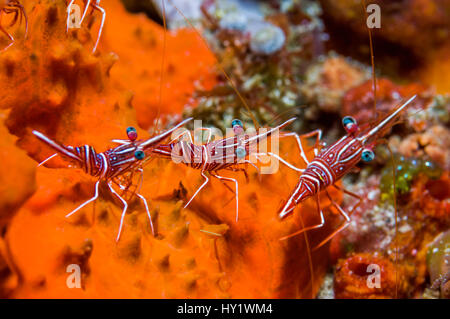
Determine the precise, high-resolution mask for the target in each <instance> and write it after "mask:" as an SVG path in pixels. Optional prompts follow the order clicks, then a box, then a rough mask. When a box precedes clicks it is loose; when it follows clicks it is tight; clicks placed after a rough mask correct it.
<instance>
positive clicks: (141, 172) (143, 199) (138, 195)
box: [136, 168, 155, 236]
mask: <svg viewBox="0 0 450 319" xmlns="http://www.w3.org/2000/svg"><path fill="white" fill-rule="evenodd" d="M138 171H139V172H140V181H139V188H138V191H137V192H136V196H137V197H139V198H140V199H141V200H142V202H143V203H144V206H145V210H146V211H147V216H148V220H149V222H150V228H151V229H152V234H153V236H155V229H154V228H153V221H152V215H151V214H150V210H149V209H148V204H147V200H146V199H145V197H144V196H142V195H141V194H139V192H140V191H141V187H142V182H143V177H144V171H143V170H142V168H139V169H138Z"/></svg>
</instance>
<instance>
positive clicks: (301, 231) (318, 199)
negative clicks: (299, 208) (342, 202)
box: [280, 194, 325, 240]
mask: <svg viewBox="0 0 450 319" xmlns="http://www.w3.org/2000/svg"><path fill="white" fill-rule="evenodd" d="M315 199H316V204H317V210H318V211H319V214H320V223H319V224H316V225H312V226H308V227H305V228H303V229H300V230H299V231H296V232H295V233H292V234H290V235H287V236H284V237H281V238H280V240H286V239H288V238H291V237H294V236H297V235H299V234H301V233H304V232H305V231H308V230H311V229H316V228H321V227H323V225H324V224H325V218H324V217H323V211H322V208H321V207H320V198H319V194H317V195H316V196H315Z"/></svg>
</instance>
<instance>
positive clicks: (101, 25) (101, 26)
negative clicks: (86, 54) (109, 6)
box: [92, 3, 106, 53]
mask: <svg viewBox="0 0 450 319" xmlns="http://www.w3.org/2000/svg"><path fill="white" fill-rule="evenodd" d="M92 6H93V7H94V9H97V10H98V11H100V12H101V13H102V23H101V24H100V29H98V36H97V41H96V42H95V46H94V49H93V50H92V53H94V52H95V50H97V46H98V42H99V41H100V36H101V35H102V31H103V25H104V24H105V18H106V12H105V9H103V8H102V7H100V6H99V5H98V4H97V3H95V4H93V5H92Z"/></svg>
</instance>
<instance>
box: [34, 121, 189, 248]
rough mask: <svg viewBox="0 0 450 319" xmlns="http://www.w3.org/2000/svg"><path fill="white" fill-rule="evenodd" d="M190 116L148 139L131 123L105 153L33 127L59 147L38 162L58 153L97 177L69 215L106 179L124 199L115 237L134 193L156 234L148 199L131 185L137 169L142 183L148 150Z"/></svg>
mask: <svg viewBox="0 0 450 319" xmlns="http://www.w3.org/2000/svg"><path fill="white" fill-rule="evenodd" d="M191 120H192V118H188V119H186V120H184V121H182V122H180V123H179V124H177V125H176V126H174V127H173V128H171V129H170V130H167V131H166V132H164V133H161V134H159V135H157V136H154V137H152V138H149V139H146V140H136V139H137V133H136V130H135V129H134V128H132V127H129V128H128V129H127V135H128V137H129V139H128V140H113V142H115V143H118V144H121V145H119V146H117V147H115V148H111V149H108V150H106V151H105V152H102V153H97V152H96V151H95V150H94V148H93V147H92V146H89V145H84V146H80V147H73V146H64V145H62V144H60V143H57V142H55V141H54V140H52V139H50V138H48V137H47V136H45V135H44V134H42V133H40V132H38V131H33V134H34V135H35V136H36V137H37V138H39V139H40V140H41V141H43V142H44V143H46V144H47V145H49V146H50V147H51V148H53V149H54V150H55V151H57V153H56V154H54V155H52V156H51V157H49V158H47V159H46V160H45V161H44V162H42V163H40V164H39V165H42V164H44V163H45V162H46V161H48V160H50V159H51V158H53V157H54V156H56V155H58V154H59V155H61V156H63V157H64V158H65V159H67V160H69V161H70V162H73V163H74V164H75V165H76V167H79V168H82V169H84V171H85V173H86V174H89V175H91V176H93V177H97V178H98V180H97V182H96V184H95V194H94V196H93V197H92V198H90V199H88V200H87V201H85V202H84V203H82V204H81V205H80V206H78V207H77V208H75V209H74V210H72V211H71V212H70V213H68V214H67V215H66V217H70V216H72V215H73V214H74V213H75V212H77V211H78V210H80V209H81V208H83V207H84V206H86V205H87V204H89V203H91V202H93V201H95V200H96V199H97V198H98V188H99V184H100V182H101V181H105V182H106V184H107V185H108V187H109V190H110V191H111V193H112V194H114V195H115V196H116V197H117V198H118V199H119V200H120V201H121V202H122V203H123V211H122V216H121V219H120V226H119V231H118V234H117V238H116V241H118V240H119V238H120V234H121V232H122V227H123V221H124V218H125V214H126V211H127V208H128V202H127V200H128V201H129V200H130V199H131V197H132V196H133V195H136V196H137V197H139V198H140V199H141V200H142V202H143V203H144V206H145V209H146V211H147V215H148V218H149V221H150V226H151V229H152V232H153V234H154V229H153V223H152V219H151V215H150V211H149V209H148V204H147V200H146V199H145V198H144V196H142V195H141V194H139V190H138V189H137V187H136V188H135V189H134V190H133V191H131V189H130V188H131V186H132V185H133V177H134V174H135V173H136V172H138V174H139V178H140V184H142V180H143V170H142V165H143V164H144V162H145V160H146V154H149V153H150V152H149V150H151V149H152V148H154V147H157V145H158V144H159V143H160V142H162V141H163V140H164V139H166V138H167V137H168V136H169V135H170V134H171V133H172V132H173V131H175V130H176V129H178V128H179V127H181V126H183V125H184V124H186V123H187V122H189V121H191ZM113 185H115V186H117V187H118V188H119V192H118V191H116V190H115V189H114V187H113ZM139 188H140V186H139ZM119 193H120V194H119ZM126 195H128V199H127V198H126ZM124 197H125V198H124Z"/></svg>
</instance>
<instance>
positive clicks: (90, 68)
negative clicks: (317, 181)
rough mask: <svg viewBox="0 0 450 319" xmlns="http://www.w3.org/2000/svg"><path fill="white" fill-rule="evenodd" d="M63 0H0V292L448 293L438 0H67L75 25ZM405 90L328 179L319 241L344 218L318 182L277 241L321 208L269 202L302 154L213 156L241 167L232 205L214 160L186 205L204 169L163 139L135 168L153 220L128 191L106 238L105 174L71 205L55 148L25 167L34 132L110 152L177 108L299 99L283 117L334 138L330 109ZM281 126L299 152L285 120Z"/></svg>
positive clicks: (449, 57)
mask: <svg viewBox="0 0 450 319" xmlns="http://www.w3.org/2000/svg"><path fill="white" fill-rule="evenodd" d="M69 2H70V1H64V0H34V1H33V0H20V2H18V1H6V2H4V4H3V2H0V3H1V5H0V14H1V17H2V20H1V27H2V29H0V31H3V30H4V32H0V50H1V51H0V158H1V160H2V163H1V165H0V297H1V298H449V297H450V227H449V226H450V176H449V169H450V123H449V121H450V115H449V110H450V3H449V2H448V1H445V0H431V1H430V0H407V1H387V0H378V1H368V0H367V3H366V4H364V3H362V1H359V0H345V1H332V0H320V1H309V0H308V1H306V0H280V1H232V0H229V1H225V0H216V1H214V0H205V1H200V0H199V1H174V0H172V1H159V0H155V1H143V0H142V1H139V0H134V1H133V0H123V1H120V0H104V1H100V2H99V1H89V3H88V2H87V1H85V2H83V1H74V2H73V4H76V5H78V6H79V7H80V8H81V13H82V14H83V12H84V9H87V10H86V16H85V18H84V20H83V22H82V23H81V24H79V25H76V21H75V25H72V22H73V21H72V20H71V21H69V19H68V9H67V8H68V5H69ZM174 4H175V6H176V7H175V6H174ZM369 4H377V5H378V6H379V8H381V27H380V28H373V29H370V30H371V36H372V40H373V53H374V63H375V64H374V66H375V75H376V94H375V95H374V86H373V74H372V64H371V50H370V38H369V32H368V31H369V29H368V27H367V25H366V21H367V19H369V18H370V17H369V16H368V15H370V12H369V13H367V12H365V6H366V5H369ZM2 6H3V7H2ZM100 9H101V10H100ZM103 10H104V12H105V14H104V15H103V14H102V12H103ZM69 12H70V13H69V17H72V14H75V16H76V12H72V11H70V10H69ZM102 18H104V25H103V27H101V26H102ZM100 31H101V32H100ZM10 36H13V39H14V40H11V37H10ZM97 41H98V45H97V46H96V44H97ZM413 95H417V97H416V99H415V100H414V101H413V102H412V103H411V106H410V107H408V108H407V109H406V111H405V112H404V116H403V117H402V118H401V119H400V120H399V121H398V123H396V124H397V125H395V126H394V127H393V128H392V130H390V131H388V132H387V134H386V135H385V136H384V140H383V143H380V145H378V146H377V147H376V148H375V150H374V152H375V155H376V156H375V159H374V160H373V161H372V162H370V163H360V164H358V165H357V167H355V169H354V172H351V173H349V174H347V175H346V176H345V177H344V178H343V179H341V180H340V181H338V182H337V185H338V186H339V188H332V187H330V190H329V192H330V194H331V196H332V198H333V200H334V201H335V202H337V203H338V204H339V205H340V206H341V207H342V208H343V209H344V210H346V211H352V210H353V211H352V214H351V216H350V218H351V222H350V224H349V226H348V227H346V228H345V229H344V230H343V231H342V232H339V233H337V234H336V236H333V238H332V239H331V240H330V241H328V242H327V243H326V244H325V245H323V246H321V247H320V248H318V249H316V250H314V249H313V248H314V247H315V246H317V245H319V244H320V243H321V242H322V241H323V240H324V239H325V238H327V236H329V235H330V234H332V233H333V231H334V230H335V229H337V228H338V227H339V226H340V225H342V223H343V222H344V219H343V218H342V216H341V215H340V214H339V212H338V211H337V209H336V208H335V207H334V206H333V205H332V202H331V201H330V199H329V198H328V197H327V196H321V197H320V204H321V207H322V208H323V211H324V214H325V221H326V222H325V225H324V226H323V227H320V228H317V229H313V230H311V231H308V232H306V233H305V234H307V235H306V236H305V234H302V235H299V236H295V237H292V238H289V239H287V240H280V238H282V237H284V236H286V235H289V234H292V233H294V232H296V231H297V230H299V229H301V228H304V227H305V226H307V225H314V224H317V223H318V222H319V221H320V218H319V214H318V210H317V207H316V203H315V202H314V200H312V199H311V200H306V201H305V202H302V203H301V204H300V205H298V206H297V208H296V209H295V212H294V214H292V215H291V216H290V217H289V218H286V219H283V220H280V218H278V215H277V212H278V210H279V208H280V205H281V203H282V201H283V200H285V199H286V198H288V197H289V195H290V194H291V192H292V190H293V189H294V187H295V186H296V183H297V182H298V179H299V176H300V173H298V172H295V171H293V170H291V169H289V167H286V166H283V165H280V168H279V170H278V171H277V172H276V173H275V174H270V175H265V174H262V175H259V174H258V171H257V170H256V169H254V168H252V167H251V166H249V167H247V168H246V171H247V174H248V176H246V175H245V174H243V173H242V172H233V171H227V172H224V173H223V175H224V176H227V177H233V178H235V179H236V180H237V182H238V183H239V220H238V221H237V222H236V220H235V217H236V216H235V207H236V203H235V194H234V193H233V190H234V186H233V184H230V185H231V191H230V189H229V187H225V186H224V183H222V182H221V181H220V180H217V179H212V180H211V181H210V182H209V184H208V185H207V186H205V188H203V189H202V191H201V192H199V193H198V195H197V196H196V197H195V199H194V200H193V201H192V202H191V203H190V206H189V207H187V208H183V206H184V204H185V203H186V202H187V200H188V199H189V198H191V197H192V195H193V194H194V193H195V192H196V190H197V189H198V188H199V186H200V185H201V184H202V183H203V181H204V178H203V177H202V175H201V174H200V171H199V170H198V169H194V168H192V167H188V166H185V165H180V164H177V163H173V162H171V161H165V160H163V159H158V158H155V159H152V160H150V161H149V162H148V163H146V165H145V166H144V173H143V176H144V178H143V182H142V186H141V187H140V193H141V194H142V195H143V196H144V197H146V198H147V200H148V203H149V210H150V212H151V220H152V222H153V226H154V229H153V232H152V229H151V227H150V224H149V221H148V217H147V214H146V210H145V207H144V205H143V203H142V201H140V200H139V198H136V197H134V198H130V199H129V200H128V211H127V214H126V216H125V219H124V226H123V230H122V233H121V237H120V240H119V241H116V235H117V230H118V227H119V223H120V220H121V213H122V209H123V207H122V202H121V201H120V200H118V198H116V197H114V196H113V195H112V194H111V193H110V192H109V191H108V189H107V186H105V185H103V184H100V189H99V196H98V199H97V200H96V201H95V202H93V203H90V204H89V205H87V206H86V207H83V208H82V209H80V210H79V211H78V212H77V213H76V214H74V215H73V216H70V218H66V215H67V214H68V213H69V212H70V211H72V210H73V209H75V208H76V207H77V206H79V205H80V204H82V203H83V202H85V201H86V200H88V199H89V198H91V197H92V196H93V194H94V188H95V187H94V185H95V182H96V178H95V177H92V176H89V175H88V174H86V173H85V172H84V171H83V170H82V169H76V168H70V167H68V163H67V162H65V161H64V160H63V159H62V158H59V159H58V158H55V159H52V160H51V161H48V162H47V163H46V164H45V165H41V166H38V164H39V163H41V162H42V161H44V160H45V159H47V158H48V157H49V156H51V155H52V154H53V153H54V151H52V150H51V149H50V148H49V147H48V146H47V145H45V144H44V143H42V142H40V141H39V140H38V139H37V138H36V136H35V135H33V133H32V131H33V130H37V131H40V132H43V133H45V134H46V135H47V136H49V137H51V138H52V139H54V140H56V141H58V142H61V143H62V144H64V145H72V146H81V145H85V144H87V145H90V146H92V147H93V148H94V149H95V150H97V152H104V151H106V150H107V149H109V148H111V147H112V146H114V143H112V142H111V140H113V139H127V131H126V129H127V127H135V128H136V129H137V133H138V135H139V137H140V138H145V139H147V138H150V137H152V136H154V135H155V134H157V133H160V132H161V131H164V130H167V129H169V128H171V127H173V126H174V125H175V124H177V123H179V122H180V121H181V120H183V119H185V118H188V117H193V118H194V119H195V120H201V121H202V125H204V126H207V127H216V128H219V129H221V130H223V131H225V129H226V128H229V127H231V123H232V121H233V119H235V118H238V119H240V120H241V121H242V122H243V125H244V127H246V128H248V127H254V126H255V124H257V125H260V126H264V127H274V126H276V125H278V124H280V123H282V122H284V121H285V120H287V119H289V118H292V117H293V116H296V117H297V119H296V121H295V122H294V123H293V124H292V125H290V126H289V127H287V128H285V129H284V130H285V131H290V132H296V133H298V134H304V133H307V132H310V131H313V130H316V129H321V130H322V131H323V136H322V139H323V141H324V143H326V144H329V145H330V144H332V143H334V142H335V141H337V140H338V139H339V138H340V137H341V136H343V135H344V134H345V133H346V132H345V130H344V128H343V127H342V122H341V119H342V117H344V116H347V115H350V116H352V117H353V118H354V119H355V120H357V121H358V123H361V124H362V123H368V124H367V125H370V122H371V121H372V120H373V119H374V118H376V117H377V116H380V115H381V116H382V115H385V114H387V113H388V112H389V111H390V110H392V109H394V108H395V107H396V106H398V105H399V104H400V102H401V101H404V100H406V99H408V98H409V97H411V96H413ZM374 103H375V104H374ZM374 105H376V110H375V109H374ZM186 127H187V128H189V129H193V128H194V126H193V122H190V123H188V124H187V125H186ZM310 141H311V140H306V139H302V142H303V143H304V145H305V146H306V145H308V142H310ZM279 144H280V145H279V147H280V156H282V157H283V158H284V159H286V160H287V161H288V162H289V163H291V164H292V165H295V166H297V167H300V168H305V167H306V165H305V162H304V161H302V159H301V158H300V156H299V152H298V149H297V148H296V141H295V139H280V143H279ZM386 145H387V146H388V147H387V146H386ZM305 152H306V155H307V156H308V157H309V158H310V159H312V158H313V157H314V156H315V154H314V150H313V148H312V147H311V145H310V147H306V148H305ZM391 152H392V155H391ZM394 173H395V174H394ZM394 186H395V187H394ZM343 188H345V189H348V190H349V191H351V192H353V193H355V194H357V195H358V196H360V197H361V198H362V201H361V203H360V205H358V206H357V207H356V208H355V209H353V208H354V207H355V204H356V201H355V199H354V198H353V197H351V196H347V194H346V193H344V192H343V191H342V189H343ZM71 265H77V266H78V268H77V269H78V270H79V271H80V276H81V278H79V280H78V281H77V280H76V279H75V280H74V277H73V276H74V274H75V273H74V272H73V267H72V268H71V267H70V266H71ZM370 265H376V266H377V267H376V270H375V272H377V271H378V273H377V274H379V277H378V278H379V279H380V281H379V285H370V284H368V283H369V282H371V278H374V277H373V275H374V274H375V272H374V270H371V271H368V269H372V268H370V267H369V266H370ZM73 280H74V281H73ZM375 283H376V281H375ZM78 284H79V285H78ZM74 285H75V286H74Z"/></svg>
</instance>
